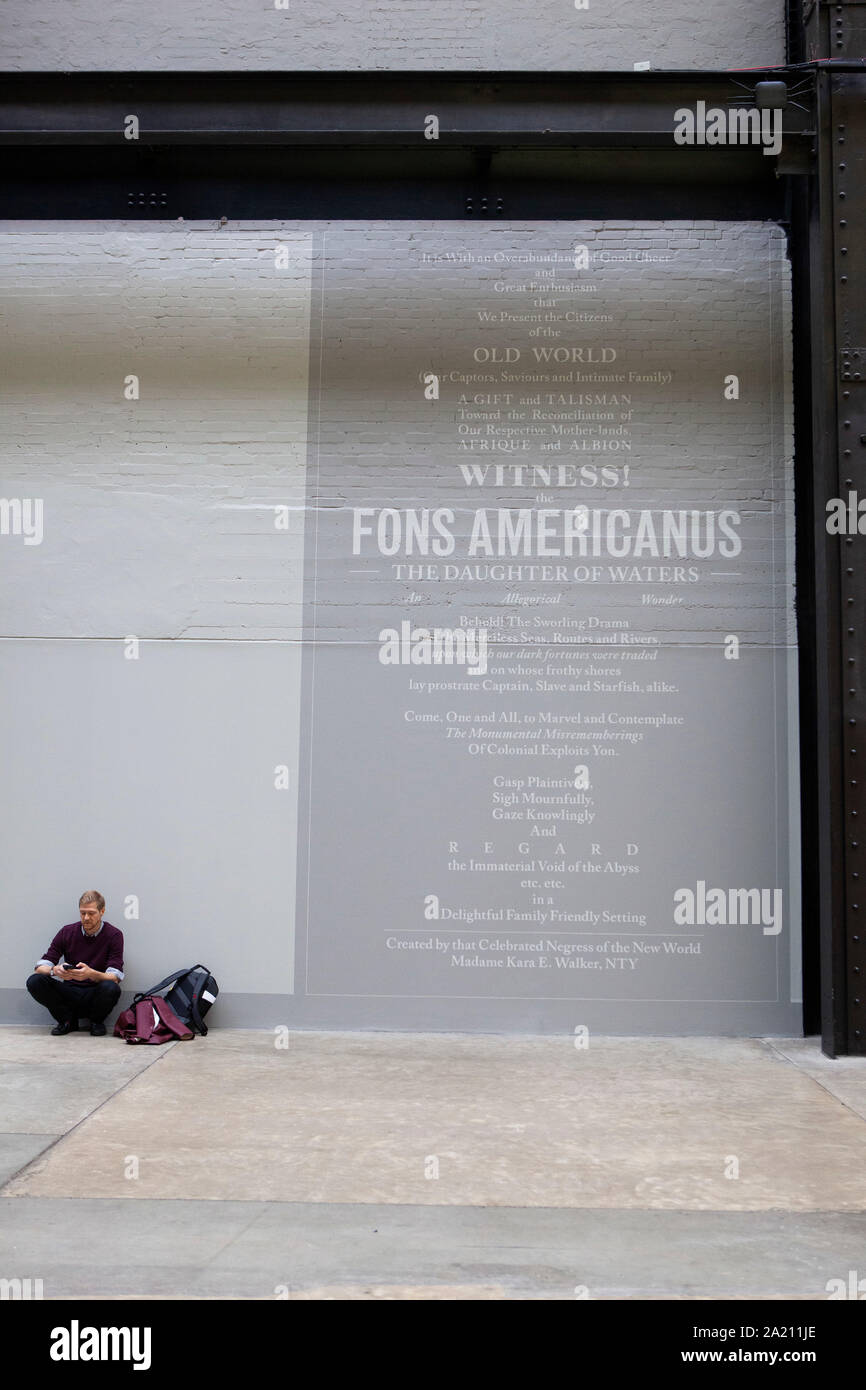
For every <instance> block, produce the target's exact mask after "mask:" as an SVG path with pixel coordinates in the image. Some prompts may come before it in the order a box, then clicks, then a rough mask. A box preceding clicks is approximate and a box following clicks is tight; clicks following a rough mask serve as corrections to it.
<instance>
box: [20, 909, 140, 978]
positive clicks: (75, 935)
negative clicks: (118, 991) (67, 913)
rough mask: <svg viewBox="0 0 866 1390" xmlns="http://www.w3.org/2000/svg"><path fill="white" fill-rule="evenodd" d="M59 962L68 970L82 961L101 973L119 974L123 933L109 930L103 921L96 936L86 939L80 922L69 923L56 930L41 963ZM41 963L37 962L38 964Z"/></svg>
mask: <svg viewBox="0 0 866 1390" xmlns="http://www.w3.org/2000/svg"><path fill="white" fill-rule="evenodd" d="M61 959H63V960H64V961H65V963H66V964H67V965H68V966H71V967H74V966H76V965H77V964H78V962H79V961H83V963H84V964H85V965H89V966H90V967H91V968H92V969H93V970H99V971H101V972H102V973H103V974H105V972H106V970H109V969H113V970H117V971H119V972H120V974H121V975H122V974H123V932H122V931H118V929H117V927H113V926H112V925H111V923H110V922H106V920H105V918H103V919H102V926H101V928H100V930H99V931H98V932H97V933H96V935H95V936H86V935H85V933H84V932H83V931H82V929H81V923H80V922H69V923H68V924H67V925H66V926H65V927H61V928H60V931H59V932H58V933H57V935H56V936H55V937H54V940H53V941H52V943H51V945H50V946H49V947H48V950H47V951H46V952H45V955H44V956H43V957H42V961H50V962H51V964H52V965H59V964H60V961H61ZM42 961H40V962H39V964H40V965H41V964H42ZM118 983H119V982H118ZM67 984H70V985H88V984H89V981H87V980H67Z"/></svg>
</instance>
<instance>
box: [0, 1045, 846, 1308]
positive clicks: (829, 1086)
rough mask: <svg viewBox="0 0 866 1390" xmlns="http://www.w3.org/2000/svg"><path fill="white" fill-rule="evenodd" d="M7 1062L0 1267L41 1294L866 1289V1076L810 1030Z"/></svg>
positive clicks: (540, 1294)
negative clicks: (834, 1057)
mask: <svg viewBox="0 0 866 1390" xmlns="http://www.w3.org/2000/svg"><path fill="white" fill-rule="evenodd" d="M0 1064H2V1070H0V1086H2V1101H0V1115H2V1123H3V1130H4V1132H3V1133H2V1135H0V1184H2V1187H0V1199H2V1201H0V1257H2V1258H0V1275H3V1276H5V1277H7V1278H9V1277H20V1278H26V1277H31V1278H37V1277H38V1278H42V1279H43V1284H44V1293H45V1297H46V1298H67V1297H83V1298H98V1297H107V1298H126V1297H155V1298H164V1297H173V1298H257V1299H262V1298H274V1297H289V1298H299V1299H333V1298H357V1299H373V1298H385V1299H433V1298H435V1299H573V1298H575V1297H589V1298H595V1299H598V1298H602V1299H604V1298H665V1299H682V1298H696V1299H712V1298H722V1299H735V1300H736V1299H749V1298H761V1299H779V1298H784V1299H790V1298H793V1299H805V1300H809V1299H824V1298H826V1297H827V1292H826V1285H827V1281H828V1280H830V1279H835V1278H841V1279H847V1277H848V1272H849V1271H850V1270H852V1269H853V1270H857V1271H859V1274H860V1277H864V1276H866V1064H864V1062H863V1061H862V1060H860V1059H841V1060H838V1061H835V1062H832V1061H830V1060H829V1059H828V1058H825V1057H823V1056H822V1055H821V1053H820V1051H819V1049H818V1046H817V1043H815V1042H814V1041H812V1040H802V1039H797V1040H779V1039H773V1040H749V1039H730V1038H727V1039H707V1038H679V1039H622V1038H611V1039H594V1040H593V1041H592V1044H591V1046H590V1047H589V1048H588V1049H587V1050H585V1051H584V1050H578V1049H576V1048H575V1047H574V1045H573V1039H571V1038H570V1037H564V1038H562V1039H558V1038H539V1037H513V1036H496V1037H491V1036H467V1035H453V1034H398V1033H363V1034H361V1033H328V1034H324V1033H293V1034H292V1035H291V1036H290V1039H289V1046H288V1047H287V1048H285V1049H282V1048H279V1047H276V1046H275V1039H274V1035H273V1034H271V1033H268V1032H241V1031H229V1030H219V1029H216V1030H212V1031H211V1033H210V1035H209V1036H208V1038H207V1039H196V1040H195V1042H191V1043H175V1044H171V1045H168V1046H164V1047H159V1048H134V1047H128V1046H127V1045H126V1044H124V1043H121V1042H119V1041H118V1040H116V1039H114V1038H112V1037H110V1036H108V1037H105V1038H91V1037H90V1035H89V1033H85V1032H82V1033H78V1034H71V1035H70V1036H68V1037H66V1038H52V1037H51V1036H50V1035H49V1034H48V1031H47V1029H44V1028H30V1027H7V1028H0ZM97 1226H99V1227H101V1228H102V1230H103V1232H107V1233H110V1235H109V1239H108V1240H102V1239H100V1241H99V1248H100V1249H103V1250H105V1251H107V1253H106V1254H105V1255H104V1256H103V1257H102V1258H101V1259H100V1260H99V1262H94V1261H93V1260H92V1259H91V1258H82V1243H81V1231H82V1230H83V1229H87V1228H90V1229H91V1230H92V1229H95V1228H96V1227H97ZM67 1232H69V1234H68V1235H67V1234H66V1233H67ZM133 1250H134V1251H135V1258H134V1260H133V1259H132V1258H131V1257H130V1255H131V1252H132V1251H133ZM576 1291H577V1292H576Z"/></svg>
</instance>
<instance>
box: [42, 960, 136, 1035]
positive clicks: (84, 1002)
mask: <svg viewBox="0 0 866 1390" xmlns="http://www.w3.org/2000/svg"><path fill="white" fill-rule="evenodd" d="M27 988H28V989H29V991H30V993H31V994H32V995H33V998H34V999H35V1000H36V1002H37V1003H38V1004H44V1005H45V1007H46V1009H47V1010H48V1012H49V1013H50V1014H51V1017H52V1018H54V1019H56V1020H57V1022H58V1023H73V1022H74V1021H75V1020H76V1019H79V1018H89V1019H90V1022H91V1023H102V1021H103V1020H104V1019H105V1018H106V1017H107V1016H108V1014H110V1013H111V1010H112V1009H113V1008H114V1006H115V1004H116V1003H117V1001H118V999H119V998H120V985H119V984H117V983H116V982H115V981H114V980H99V981H98V982H97V983H96V984H95V985H74V984H73V983H72V981H71V980H55V978H54V976H53V975H41V974H40V973H39V972H38V971H37V972H36V974H35V975H31V976H30V979H29V980H28V981H27Z"/></svg>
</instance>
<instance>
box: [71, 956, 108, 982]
mask: <svg viewBox="0 0 866 1390" xmlns="http://www.w3.org/2000/svg"><path fill="white" fill-rule="evenodd" d="M63 978H64V979H65V980H101V979H102V975H101V974H100V972H99V971H98V970H94V969H93V966H92V965H85V964H84V961H82V960H80V961H79V962H78V964H77V965H76V966H75V967H73V968H68V969H67V970H66V973H65V975H64V976H63Z"/></svg>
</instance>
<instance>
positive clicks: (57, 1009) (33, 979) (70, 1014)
mask: <svg viewBox="0 0 866 1390" xmlns="http://www.w3.org/2000/svg"><path fill="white" fill-rule="evenodd" d="M78 909H79V916H80V917H81V921H80V922H70V923H69V924H68V926H65V927H61V928H60V931H59V932H58V933H57V935H56V936H55V938H54V940H53V941H52V943H51V945H50V946H49V947H48V950H47V951H46V952H45V955H44V956H43V957H42V959H41V960H39V961H37V962H36V973H35V975H31V976H30V978H29V980H28V981H27V988H28V989H29V991H30V993H31V994H32V995H33V998H34V999H35V1000H36V1001H37V1003H39V1004H44V1005H45V1007H46V1009H47V1010H48V1012H49V1013H50V1014H51V1016H52V1018H55V1019H56V1020H57V1027H56V1028H52V1029H51V1033H52V1035H53V1036H54V1037H55V1038H61V1037H63V1036H64V1034H65V1033H75V1032H77V1031H78V1020H79V1018H89V1019H90V1031H91V1033H92V1035H93V1036H94V1037H95V1038H101V1037H103V1036H104V1035H105V1022H104V1020H105V1019H106V1017H107V1016H108V1014H110V1013H111V1010H112V1009H113V1008H114V1006H115V1004H116V1003H117V1000H118V998H119V996H120V984H119V981H120V980H122V979H123V932H121V931H118V929H117V927H113V926H112V925H111V923H110V922H103V920H102V918H103V916H104V913H105V899H104V898H103V896H102V894H101V893H95V892H92V893H82V895H81V897H80V898H79V901H78ZM61 962H64V963H63V964H61ZM73 962H74V964H73Z"/></svg>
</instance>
